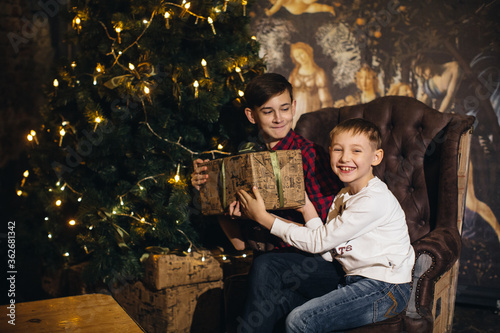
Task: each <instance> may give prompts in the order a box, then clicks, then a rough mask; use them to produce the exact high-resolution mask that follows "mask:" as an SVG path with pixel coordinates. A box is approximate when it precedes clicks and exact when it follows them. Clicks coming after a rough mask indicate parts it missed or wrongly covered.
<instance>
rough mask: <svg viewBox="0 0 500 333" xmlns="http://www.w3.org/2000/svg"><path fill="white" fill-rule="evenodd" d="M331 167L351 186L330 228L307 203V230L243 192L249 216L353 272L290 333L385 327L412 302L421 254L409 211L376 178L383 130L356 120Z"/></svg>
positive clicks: (341, 135) (336, 136) (343, 133)
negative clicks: (412, 239) (413, 273)
mask: <svg viewBox="0 0 500 333" xmlns="http://www.w3.org/2000/svg"><path fill="white" fill-rule="evenodd" d="M330 139H331V144H330V164H331V168H332V170H333V172H335V174H336V175H337V176H338V177H339V178H340V180H341V181H342V182H344V185H345V187H344V188H343V189H342V190H341V191H340V192H339V194H338V195H337V196H336V197H335V199H334V202H333V204H332V206H331V208H330V212H329V214H328V220H327V223H326V224H323V223H322V220H321V219H320V218H319V217H318V214H317V212H316V211H315V209H314V206H313V205H312V204H311V202H310V201H309V200H307V198H306V205H305V206H304V207H303V209H302V210H301V212H302V214H303V216H304V219H305V220H306V221H307V223H306V225H305V226H298V225H296V224H294V223H293V222H291V221H285V220H282V219H281V218H279V217H277V216H275V215H272V214H270V213H268V212H267V211H266V210H265V206H264V205H263V200H262V198H261V196H260V193H259V191H258V189H257V188H254V189H253V193H254V196H255V197H252V196H251V195H250V194H248V193H246V192H245V191H240V192H239V202H240V206H241V209H242V210H243V212H244V213H245V214H246V215H247V216H249V217H250V218H252V219H253V220H255V221H257V222H259V223H260V224H261V225H262V226H264V227H266V228H268V229H270V231H271V233H272V234H274V235H276V236H279V237H280V238H282V239H283V240H284V241H286V242H287V243H289V244H291V245H293V246H295V247H297V248H299V249H301V250H303V251H306V252H310V253H320V254H322V255H323V257H324V258H325V259H327V260H332V258H334V259H336V260H337V261H338V262H340V263H341V264H342V267H343V268H344V271H345V272H346V278H345V284H343V285H342V286H339V289H336V290H333V291H331V292H329V293H326V294H325V295H323V296H320V297H317V298H314V299H312V300H309V301H307V302H306V303H304V304H303V305H301V306H298V307H297V308H295V309H294V310H293V311H292V312H291V313H290V314H289V315H288V317H287V320H286V326H287V332H330V331H337V330H340V331H342V330H347V329H350V328H354V327H358V326H363V325H366V324H370V323H373V322H378V321H382V320H385V319H387V318H389V317H392V316H395V315H397V314H398V313H400V312H401V311H403V310H404V309H405V307H406V305H407V303H408V299H409V297H410V291H411V288H410V281H411V271H412V268H413V264H414V261H415V253H414V250H413V247H412V246H411V244H410V237H409V234H408V228H407V225H406V219H405V215H404V212H403V210H402V208H401V206H400V205H399V202H398V201H397V199H396V198H395V197H394V195H393V194H392V192H391V191H390V190H389V189H388V188H387V186H386V185H385V183H383V182H382V181H381V180H380V179H379V178H377V177H375V176H374V175H373V167H374V166H377V165H378V164H380V162H381V161H382V158H383V150H382V149H381V135H380V131H379V129H378V128H377V127H376V126H375V125H374V124H372V123H371V122H369V121H367V120H364V119H349V120H346V121H344V122H342V123H340V124H339V125H337V126H336V127H335V128H334V129H333V130H332V132H331V134H330Z"/></svg>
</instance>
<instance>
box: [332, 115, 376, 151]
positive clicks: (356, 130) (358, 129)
mask: <svg viewBox="0 0 500 333" xmlns="http://www.w3.org/2000/svg"><path fill="white" fill-rule="evenodd" d="M343 132H351V133H352V134H353V135H355V134H364V135H366V136H367V137H368V140H370V143H371V144H372V146H373V147H374V148H375V149H380V148H382V134H381V133H380V129H379V128H378V126H377V125H375V124H374V123H372V122H371V121H369V120H366V119H363V118H352V119H347V120H344V121H342V122H340V123H339V124H338V125H337V126H335V127H334V128H333V129H332V131H331V132H330V142H332V140H333V137H334V136H335V135H336V134H339V133H343Z"/></svg>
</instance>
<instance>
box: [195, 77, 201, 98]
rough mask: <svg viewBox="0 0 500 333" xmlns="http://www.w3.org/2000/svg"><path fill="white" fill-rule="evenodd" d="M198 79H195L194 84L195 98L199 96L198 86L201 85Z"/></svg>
mask: <svg viewBox="0 0 500 333" xmlns="http://www.w3.org/2000/svg"><path fill="white" fill-rule="evenodd" d="M199 85H200V84H199V83H198V80H194V82H193V86H194V98H198V87H199Z"/></svg>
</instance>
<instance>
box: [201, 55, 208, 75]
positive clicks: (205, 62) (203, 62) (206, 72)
mask: <svg viewBox="0 0 500 333" xmlns="http://www.w3.org/2000/svg"><path fill="white" fill-rule="evenodd" d="M201 66H203V71H204V72H205V77H208V71H207V61H206V60H205V59H201Z"/></svg>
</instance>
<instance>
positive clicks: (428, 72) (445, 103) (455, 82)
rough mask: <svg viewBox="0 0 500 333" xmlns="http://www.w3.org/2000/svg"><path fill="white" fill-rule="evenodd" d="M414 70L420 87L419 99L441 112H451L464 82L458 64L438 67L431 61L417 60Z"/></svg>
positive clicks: (446, 64)
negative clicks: (461, 82) (461, 83)
mask: <svg viewBox="0 0 500 333" xmlns="http://www.w3.org/2000/svg"><path fill="white" fill-rule="evenodd" d="M413 70H414V74H415V76H416V77H417V82H418V85H419V89H418V90H419V91H418V93H417V99H418V100H419V101H421V102H423V103H425V104H427V105H429V106H431V107H433V108H435V109H437V110H439V111H441V112H449V111H451V109H452V106H453V99H454V98H455V95H456V93H457V91H458V88H459V87H460V81H461V80H462V70H461V69H460V66H459V65H458V62H456V61H450V62H447V63H444V64H442V65H437V64H434V63H433V62H432V61H431V60H426V59H417V60H416V62H415V63H414V69H413Z"/></svg>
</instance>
